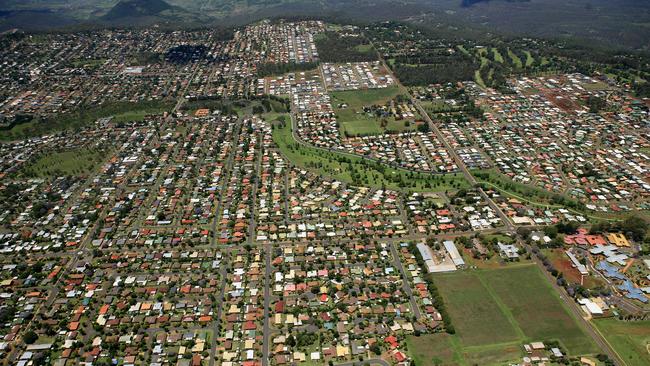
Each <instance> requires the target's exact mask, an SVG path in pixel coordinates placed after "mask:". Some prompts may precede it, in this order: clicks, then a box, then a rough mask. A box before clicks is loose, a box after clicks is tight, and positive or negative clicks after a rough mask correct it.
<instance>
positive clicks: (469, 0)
mask: <svg viewBox="0 0 650 366" xmlns="http://www.w3.org/2000/svg"><path fill="white" fill-rule="evenodd" d="M490 1H491V0H462V1H461V3H460V5H461V6H462V7H464V8H468V7H470V6H472V5H474V4H478V3H487V2H490ZM502 1H506V2H509V3H527V2H529V1H530V0H502Z"/></svg>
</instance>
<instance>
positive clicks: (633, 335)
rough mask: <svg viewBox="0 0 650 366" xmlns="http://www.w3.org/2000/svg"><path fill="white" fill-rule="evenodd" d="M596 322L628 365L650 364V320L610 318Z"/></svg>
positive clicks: (640, 365)
mask: <svg viewBox="0 0 650 366" xmlns="http://www.w3.org/2000/svg"><path fill="white" fill-rule="evenodd" d="M594 324H595V325H596V327H597V328H598V330H600V332H601V333H602V334H603V336H605V338H606V339H607V341H608V342H609V343H610V344H611V345H612V347H614V350H615V351H616V352H617V353H618V354H619V356H621V358H622V359H623V361H624V362H625V364H626V365H627V366H642V365H650V350H649V346H650V321H647V320H646V321H642V322H623V321H619V320H617V319H615V318H609V319H598V320H594Z"/></svg>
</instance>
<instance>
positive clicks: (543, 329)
mask: <svg viewBox="0 0 650 366" xmlns="http://www.w3.org/2000/svg"><path fill="white" fill-rule="evenodd" d="M483 279H484V282H485V283H487V284H489V287H490V288H492V289H493V291H494V294H495V295H496V296H497V297H498V298H499V300H500V301H501V302H502V303H503V304H504V305H505V306H506V307H507V308H508V309H509V311H510V312H511V313H512V316H513V317H514V319H515V321H516V322H517V324H518V325H519V327H520V328H521V330H522V331H523V333H524V334H525V335H526V337H527V338H528V340H530V341H545V340H559V341H560V342H561V343H562V345H564V347H565V348H566V349H567V351H568V352H569V353H570V354H573V355H581V354H591V353H596V352H597V351H598V349H597V348H596V346H595V344H594V343H593V341H592V340H591V339H590V338H589V336H588V335H587V334H586V333H585V332H584V330H583V329H582V328H581V327H580V326H579V325H578V323H577V322H576V320H575V319H574V318H573V317H572V316H571V315H570V314H569V313H568V311H567V309H566V308H565V305H564V304H562V302H561V300H560V298H559V295H558V294H557V293H556V292H555V290H554V289H553V288H552V287H551V285H550V284H549V283H548V282H547V280H546V279H545V278H544V277H543V274H542V273H541V271H540V269H539V268H538V267H537V266H535V265H530V266H518V267H513V268H509V269H507V270H494V271H486V272H484V275H483Z"/></svg>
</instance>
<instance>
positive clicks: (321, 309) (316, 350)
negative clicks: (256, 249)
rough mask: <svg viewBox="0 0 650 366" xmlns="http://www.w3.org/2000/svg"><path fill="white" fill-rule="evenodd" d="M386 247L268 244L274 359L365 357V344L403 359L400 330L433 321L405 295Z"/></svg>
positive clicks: (424, 328)
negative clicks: (270, 250) (271, 252)
mask: <svg viewBox="0 0 650 366" xmlns="http://www.w3.org/2000/svg"><path fill="white" fill-rule="evenodd" d="M391 245H393V244H390V243H375V244H364V243H361V242H358V241H351V242H349V243H347V244H341V245H323V244H294V245H290V246H280V247H279V248H278V249H276V250H274V257H273V261H272V263H273V267H274V268H273V271H274V272H273V278H272V284H271V290H272V292H273V294H274V298H273V305H272V307H271V309H272V311H271V314H270V316H271V326H272V336H271V339H272V352H273V355H272V356H273V361H275V363H276V364H278V365H282V364H291V363H294V362H302V361H317V362H328V361H333V362H345V361H350V360H354V359H357V358H358V357H359V356H361V357H364V358H366V357H369V355H370V354H371V350H373V351H372V352H374V355H373V356H374V357H377V356H378V355H380V354H381V355H382V357H384V358H385V359H389V360H391V361H393V362H394V363H398V364H399V363H401V362H404V361H406V359H407V356H406V354H405V351H404V348H403V345H404V340H405V336H406V335H409V334H413V333H414V332H419V333H427V332H430V331H432V330H433V329H435V328H436V327H437V324H436V321H435V320H434V319H433V316H428V315H424V316H423V315H422V313H421V310H420V307H421V306H423V304H422V303H414V302H413V301H411V298H410V296H409V295H408V294H406V293H405V291H406V290H405V287H404V284H403V282H402V281H403V277H402V274H401V272H400V270H399V269H398V268H399V267H398V264H397V261H399V260H400V259H399V258H395V257H393V254H397V251H396V250H394V248H390V246H391ZM409 286H410V285H409ZM429 300H430V299H429ZM429 304H430V302H429ZM413 305H415V306H416V309H414V308H413V307H412V306H413ZM431 313H432V314H433V313H435V314H437V313H436V312H435V309H432V310H431ZM437 316H438V317H439V314H437ZM310 335H317V336H316V337H311V336H310ZM290 339H294V340H297V342H296V341H290Z"/></svg>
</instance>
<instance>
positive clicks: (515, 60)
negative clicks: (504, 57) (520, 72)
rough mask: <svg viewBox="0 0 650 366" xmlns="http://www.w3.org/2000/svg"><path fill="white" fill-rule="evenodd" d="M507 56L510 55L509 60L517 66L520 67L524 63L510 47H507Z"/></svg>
mask: <svg viewBox="0 0 650 366" xmlns="http://www.w3.org/2000/svg"><path fill="white" fill-rule="evenodd" d="M508 57H510V60H511V61H512V63H513V65H515V66H516V67H517V68H519V69H521V68H522V67H523V66H524V65H523V62H522V61H521V59H520V58H519V56H517V55H516V54H515V53H514V52H512V50H511V49H509V48H508Z"/></svg>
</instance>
